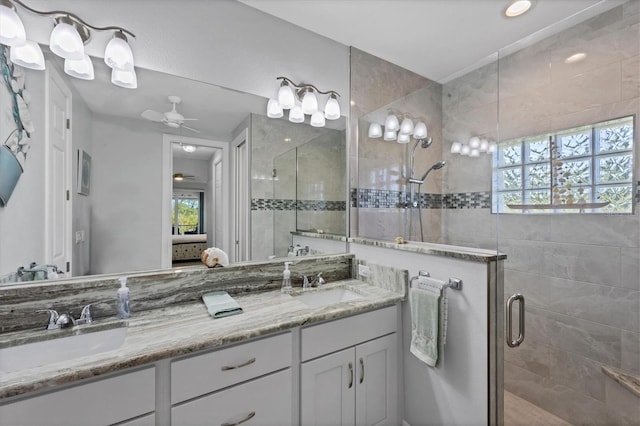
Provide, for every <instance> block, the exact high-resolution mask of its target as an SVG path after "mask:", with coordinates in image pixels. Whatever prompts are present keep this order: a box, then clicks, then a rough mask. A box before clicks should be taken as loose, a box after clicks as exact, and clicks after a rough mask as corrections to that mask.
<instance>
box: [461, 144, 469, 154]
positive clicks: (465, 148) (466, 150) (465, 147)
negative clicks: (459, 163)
mask: <svg viewBox="0 0 640 426" xmlns="http://www.w3.org/2000/svg"><path fill="white" fill-rule="evenodd" d="M469 153H471V148H469V145H462V148H460V155H469Z"/></svg>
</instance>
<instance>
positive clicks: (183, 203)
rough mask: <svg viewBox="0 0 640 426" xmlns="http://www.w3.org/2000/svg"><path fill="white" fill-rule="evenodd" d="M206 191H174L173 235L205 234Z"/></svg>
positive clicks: (172, 204)
mask: <svg viewBox="0 0 640 426" xmlns="http://www.w3.org/2000/svg"><path fill="white" fill-rule="evenodd" d="M203 206H204V192H202V191H180V192H174V193H173V198H172V200H171V207H172V213H171V233H172V234H173V235H190V234H204V229H203V223H204V220H203V219H204V209H203V208H202V207H203Z"/></svg>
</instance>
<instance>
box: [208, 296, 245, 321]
mask: <svg viewBox="0 0 640 426" xmlns="http://www.w3.org/2000/svg"><path fill="white" fill-rule="evenodd" d="M202 301H203V302H204V304H205V305H207V311H209V315H211V316H212V317H214V318H223V317H228V316H230V315H237V314H241V313H242V308H241V307H240V305H238V302H236V301H235V300H233V298H232V297H231V296H229V293H227V292H226V291H212V292H211V293H206V294H203V295H202Z"/></svg>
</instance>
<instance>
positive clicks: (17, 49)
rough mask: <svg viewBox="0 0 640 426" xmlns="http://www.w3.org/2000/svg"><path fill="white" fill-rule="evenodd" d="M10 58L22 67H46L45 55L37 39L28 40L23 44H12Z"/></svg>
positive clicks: (37, 68) (33, 68) (39, 68)
mask: <svg viewBox="0 0 640 426" xmlns="http://www.w3.org/2000/svg"><path fill="white" fill-rule="evenodd" d="M9 58H10V59H11V62H13V63H14V64H16V65H20V66H21V67H25V68H29V69H32V70H43V69H44V55H43V54H42V49H40V45H39V44H38V43H36V42H35V41H31V40H27V41H26V43H25V44H23V45H22V46H12V47H11V51H10V52H9Z"/></svg>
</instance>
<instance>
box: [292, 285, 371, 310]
mask: <svg viewBox="0 0 640 426" xmlns="http://www.w3.org/2000/svg"><path fill="white" fill-rule="evenodd" d="M293 297H294V298H295V299H296V300H299V301H300V302H302V303H304V304H305V305H307V306H308V307H310V308H321V307H323V306H329V305H335V304H336V303H342V302H349V301H352V300H359V299H362V296H361V295H359V294H358V293H356V292H354V291H351V290H349V289H346V288H333V289H328V290H318V291H311V292H308V293H302V294H299V295H294V296H293Z"/></svg>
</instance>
